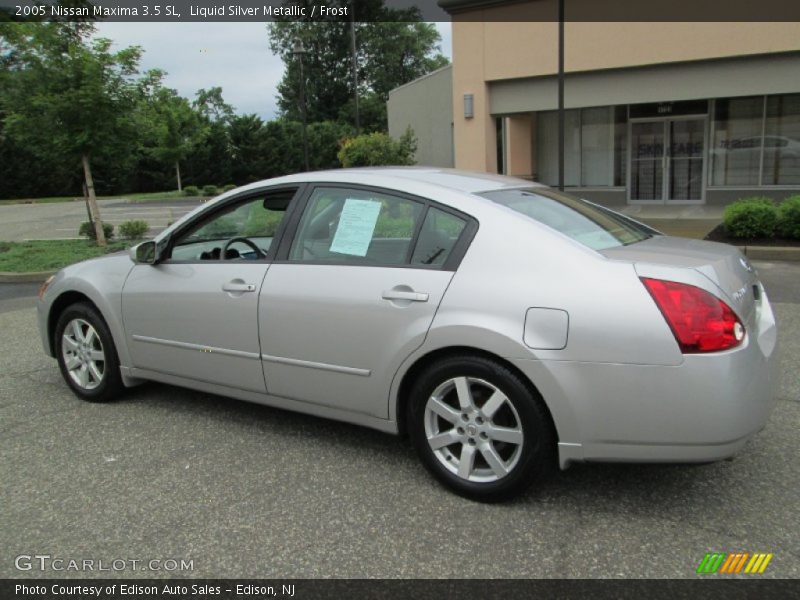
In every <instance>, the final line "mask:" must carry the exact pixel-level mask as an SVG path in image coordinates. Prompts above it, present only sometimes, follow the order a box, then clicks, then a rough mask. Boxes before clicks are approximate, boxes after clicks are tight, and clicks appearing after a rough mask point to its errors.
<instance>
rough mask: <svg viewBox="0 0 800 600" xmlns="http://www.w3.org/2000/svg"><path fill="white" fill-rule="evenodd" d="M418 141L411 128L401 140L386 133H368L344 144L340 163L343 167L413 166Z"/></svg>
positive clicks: (345, 141)
mask: <svg viewBox="0 0 800 600" xmlns="http://www.w3.org/2000/svg"><path fill="white" fill-rule="evenodd" d="M416 150H417V141H416V139H415V138H414V133H413V132H412V131H411V128H408V129H406V132H405V133H404V134H403V136H402V137H401V138H400V139H399V140H395V139H394V138H392V137H391V136H389V134H386V133H379V132H376V133H367V134H364V135H359V136H357V137H354V138H350V139H346V140H344V142H342V147H341V149H340V150H339V154H337V156H338V157H339V162H341V163H342V166H343V167H371V166H379V165H413V164H414V163H415V162H416V161H415V160H414V152H416Z"/></svg>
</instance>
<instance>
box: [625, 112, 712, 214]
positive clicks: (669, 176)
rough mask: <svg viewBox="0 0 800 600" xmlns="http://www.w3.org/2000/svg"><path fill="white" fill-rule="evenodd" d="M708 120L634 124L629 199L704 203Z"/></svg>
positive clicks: (682, 119)
mask: <svg viewBox="0 0 800 600" xmlns="http://www.w3.org/2000/svg"><path fill="white" fill-rule="evenodd" d="M705 132H706V118H705V117H701V118H672V119H658V120H651V121H631V129H630V141H631V144H630V148H631V159H630V160H631V162H630V164H631V168H630V181H629V183H628V190H629V199H630V200H632V201H650V202H656V203H658V202H661V203H665V202H666V203H669V202H702V201H703V190H704V187H705V186H704V185H703V173H704V165H705V145H706V143H705Z"/></svg>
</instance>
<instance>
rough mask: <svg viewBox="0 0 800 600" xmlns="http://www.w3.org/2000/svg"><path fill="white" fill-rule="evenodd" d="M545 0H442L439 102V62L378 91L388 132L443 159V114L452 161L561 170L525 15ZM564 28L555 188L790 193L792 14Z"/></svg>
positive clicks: (797, 121)
mask: <svg viewBox="0 0 800 600" xmlns="http://www.w3.org/2000/svg"><path fill="white" fill-rule="evenodd" d="M548 3H550V4H551V5H552V4H555V0H532V1H529V2H518V1H517V2H513V1H512V2H502V1H497V0H492V1H491V2H479V1H476V0H442V1H441V2H440V4H441V5H442V6H443V7H445V8H446V9H447V10H448V11H449V12H451V14H452V16H453V65H452V78H451V86H452V87H451V90H450V91H449V93H450V94H451V97H452V108H451V110H450V111H449V112H447V111H446V110H442V109H440V108H439V109H435V103H433V102H432V101H431V96H430V93H431V86H430V82H431V81H433V80H436V78H437V77H438V80H436V86H437V89H441V88H442V81H441V79H442V78H443V77H444V74H445V73H446V71H445V70H442V71H439V72H437V74H435V76H433V77H429V78H427V79H426V78H423V79H420V80H417V81H415V82H412V83H410V84H408V85H406V86H403V88H399V89H398V90H395V92H394V93H393V95H392V99H390V102H389V120H390V127H391V128H392V133H393V134H395V133H396V132H398V131H400V132H402V131H403V130H405V127H406V126H411V127H412V129H414V130H415V131H416V132H418V137H419V138H420V140H422V137H421V136H419V133H420V132H421V131H422V130H424V131H425V136H426V138H425V140H426V141H425V142H424V143H423V144H420V152H419V159H420V161H419V162H420V163H421V164H426V163H427V164H438V165H442V166H449V164H448V161H447V158H448V151H449V149H444V150H442V149H441V148H438V149H434V147H433V146H432V145H431V144H430V143H429V141H428V140H433V139H437V140H440V141H441V140H446V139H448V137H449V134H450V132H449V131H448V127H449V125H450V122H452V141H453V147H452V156H453V157H454V161H453V162H454V165H455V166H456V167H457V168H463V169H472V170H478V171H488V172H500V173H507V174H510V175H517V176H521V177H525V178H530V179H534V180H537V181H541V182H543V183H547V184H556V183H557V182H558V153H557V145H558V112H557V111H556V108H557V105H558V98H557V65H558V23H557V22H552V21H544V22H543V21H535V20H533V19H535V16H531V15H532V14H533V13H532V12H531V11H533V10H538V9H540V8H541V7H542V6H543V5H546V4H548ZM526 19H527V20H526ZM564 40H565V53H564V56H565V73H566V77H565V95H564V98H565V108H566V111H565V123H566V139H565V163H566V164H565V184H566V187H567V188H568V189H573V190H578V191H580V193H581V194H582V195H583V196H585V197H590V198H592V199H595V200H600V201H603V202H608V203H614V204H618V203H632V204H633V203H653V204H658V203H662V204H663V203H680V204H704V203H708V204H721V203H726V202H729V201H731V200H734V199H736V198H740V197H742V196H749V195H756V194H757V195H766V196H771V197H774V198H778V199H782V198H784V197H786V196H787V195H789V194H791V193H797V192H798V191H800V23H796V22H790V23H787V22H773V23H740V22H726V23H717V22H694V23H675V22H647V23H641V22H567V23H565V35H564ZM436 93H439V92H436ZM399 104H402V105H403V108H402V110H401V109H400V108H399ZM433 110H437V111H441V113H440V117H441V118H439V119H432V118H431V116H430V112H431V111H433ZM450 164H453V163H450Z"/></svg>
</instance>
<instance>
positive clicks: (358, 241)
mask: <svg viewBox="0 0 800 600" xmlns="http://www.w3.org/2000/svg"><path fill="white" fill-rule="evenodd" d="M295 214H296V218H295V221H296V223H294V224H293V225H290V229H289V231H291V232H292V233H293V235H291V236H290V235H287V237H286V238H285V239H284V243H283V244H282V245H281V249H280V250H279V256H278V259H277V260H276V261H275V263H274V264H273V265H272V266H271V267H270V270H269V272H268V273H267V276H266V278H265V280H264V285H263V286H262V288H261V301H260V302H259V331H260V337H261V352H262V360H263V366H264V375H265V378H266V382H267V390H268V392H269V393H270V394H274V395H278V396H282V397H286V398H292V399H296V400H302V401H305V402H311V403H314V404H319V405H323V406H328V407H333V408H337V409H343V410H347V411H354V412H358V413H363V414H367V415H371V416H375V417H379V418H387V417H388V393H389V387H390V384H391V380H392V377H393V376H394V373H395V372H396V371H397V369H398V367H399V366H400V363H401V362H402V361H403V360H404V359H405V358H406V357H407V356H408V355H409V354H410V353H411V352H412V351H413V350H414V349H416V348H418V347H419V346H420V345H421V344H422V342H423V341H424V339H425V335H426V333H427V331H428V328H429V327H430V324H431V322H432V320H433V317H434V314H435V312H436V309H437V307H438V306H439V303H440V302H441V300H442V297H443V296H444V293H445V291H446V289H447V286H448V284H449V283H450V280H451V279H452V277H453V273H454V270H455V268H456V267H457V264H458V262H459V261H460V258H461V257H462V256H463V254H464V252H465V251H466V246H467V245H468V242H469V239H470V238H471V235H474V231H475V229H476V224H475V223H474V222H473V221H472V220H471V219H469V218H468V217H466V216H465V215H461V214H458V213H456V212H454V211H449V210H448V209H444V208H442V207H435V206H432V205H431V203H430V202H428V201H425V200H421V199H418V198H410V197H405V196H402V195H399V194H397V193H396V192H389V191H385V190H380V189H371V188H358V187H353V186H350V187H347V186H337V185H319V186H316V187H314V188H311V189H309V190H308V192H307V195H306V198H305V201H304V208H303V210H302V211H299V210H298V211H297V212H296V213H295Z"/></svg>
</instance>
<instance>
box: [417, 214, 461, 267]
mask: <svg viewBox="0 0 800 600" xmlns="http://www.w3.org/2000/svg"><path fill="white" fill-rule="evenodd" d="M466 226H467V222H466V221H465V220H464V219H462V218H461V217H457V216H455V215H452V214H450V213H447V212H444V211H443V210H439V209H438V208H434V207H431V208H430V209H428V214H427V215H426V216H425V221H424V222H423V223H422V229H421V230H420V232H419V238H418V239H417V245H416V246H415V247H414V254H413V256H412V257H411V264H412V265H434V266H441V265H443V264H444V263H445V262H446V261H447V258H448V257H449V256H450V253H451V252H452V251H453V247H454V246H455V245H456V242H457V241H458V238H459V237H461V233H462V232H463V231H464V228H465V227H466Z"/></svg>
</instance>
